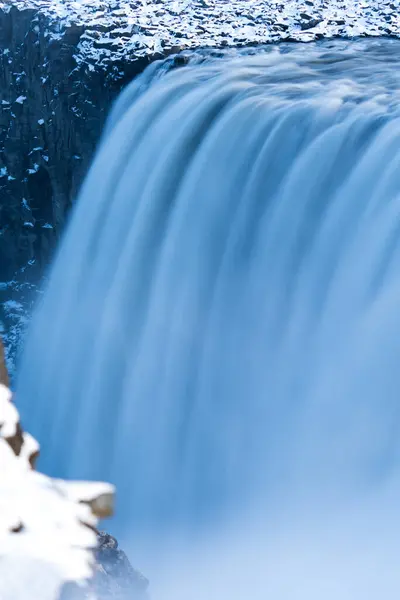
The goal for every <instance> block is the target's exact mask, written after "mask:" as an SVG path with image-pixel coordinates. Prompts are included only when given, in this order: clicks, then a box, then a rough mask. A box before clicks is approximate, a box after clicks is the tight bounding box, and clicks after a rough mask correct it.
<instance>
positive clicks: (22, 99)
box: [15, 96, 26, 104]
mask: <svg viewBox="0 0 400 600" xmlns="http://www.w3.org/2000/svg"><path fill="white" fill-rule="evenodd" d="M25 100H26V96H18V98H17V99H16V101H15V102H16V103H17V104H23V103H24V102H25Z"/></svg>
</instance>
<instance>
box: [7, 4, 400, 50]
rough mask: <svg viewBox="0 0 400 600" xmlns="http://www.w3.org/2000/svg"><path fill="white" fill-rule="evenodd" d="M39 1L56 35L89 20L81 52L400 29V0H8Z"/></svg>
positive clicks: (385, 32)
mask: <svg viewBox="0 0 400 600" xmlns="http://www.w3.org/2000/svg"><path fill="white" fill-rule="evenodd" d="M11 6H15V7H17V8H18V9H21V10H22V9H24V8H34V9H38V10H39V11H40V12H41V13H42V14H44V15H46V16H47V17H48V18H49V23H51V25H50V31H49V34H51V35H53V36H54V35H62V32H63V30H64V29H65V28H66V27H69V26H72V25H83V26H84V32H83V34H82V38H81V43H80V46H79V50H78V56H77V58H78V59H79V58H85V59H86V60H89V61H94V62H99V61H100V62H102V61H103V60H105V59H108V60H111V61H112V60H117V59H119V58H120V57H121V54H122V55H126V56H128V57H129V56H133V55H134V57H135V58H138V57H140V56H147V55H154V54H155V53H158V52H163V53H166V52H171V51H174V49H177V50H178V49H189V48H193V47H200V46H202V47H207V46H218V47H220V46H240V45H245V44H257V43H268V42H277V41H281V40H293V41H294V40H298V41H313V40H315V39H320V38H328V39H329V38H332V37H345V38H352V37H358V36H382V35H391V36H396V37H398V36H399V35H400V15H399V13H400V2H399V0H286V1H285V0H280V1H277V0H267V1H266V0H228V1H227V0H0V9H2V10H9V9H10V8H11Z"/></svg>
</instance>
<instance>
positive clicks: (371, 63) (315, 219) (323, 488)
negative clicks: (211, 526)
mask: <svg viewBox="0 0 400 600" xmlns="http://www.w3.org/2000/svg"><path fill="white" fill-rule="evenodd" d="M252 52H253V54H252V55H246V54H244V55H240V54H239V53H238V54H237V55H235V56H232V55H229V54H226V55H222V56H215V57H213V55H212V53H211V54H210V55H208V54H207V53H206V52H205V53H203V54H202V55H200V57H197V58H196V57H194V58H193V60H192V61H190V60H189V64H187V65H186V66H184V67H180V68H177V69H173V70H171V66H172V62H173V61H171V60H169V61H167V62H166V63H162V64H159V63H158V64H156V65H155V66H152V67H149V69H148V70H147V71H146V72H145V73H144V75H143V76H142V77H141V78H139V79H138V80H136V81H135V82H134V83H133V84H132V85H131V86H130V87H129V88H128V90H127V91H126V92H125V93H124V95H123V96H122V97H121V99H120V100H119V102H118V103H117V105H116V107H115V108H114V111H113V114H112V115H111V117H110V121H109V124H108V127H107V130H106V133H105V135H104V138H103V141H102V145H101V147H100V149H99V151H98V153H97V157H96V159H95V161H94V164H93V166H92V168H91V171H90V173H89V175H88V177H87V180H86V182H85V184H84V186H83V189H82V191H81V194H80V198H79V200H78V203H77V206H76V208H75V211H74V214H73V218H72V220H71V223H70V225H69V228H68V231H67V233H66V235H65V237H64V240H63V242H62V244H61V248H60V251H59V253H58V256H57V258H56V260H55V263H54V266H53V268H52V271H51V276H50V280H49V284H48V287H47V291H46V293H45V295H44V299H43V302H42V303H41V305H40V306H39V307H38V308H37V311H36V314H35V315H34V319H33V323H32V326H31V329H30V335H29V337H28V342H27V344H26V348H25V352H24V356H23V360H22V364H21V367H20V370H19V377H18V383H17V402H18V405H19V408H20V410H21V413H22V416H23V421H24V424H25V427H26V428H27V429H28V430H30V431H31V432H32V433H33V434H34V435H35V436H36V437H38V439H40V441H41V444H42V458H41V468H42V469H43V470H45V471H46V472H48V473H50V474H53V475H57V476H59V477H73V478H90V479H97V478H98V479H104V480H110V481H112V482H114V483H115V484H116V485H117V488H118V497H119V503H118V512H117V518H116V524H115V527H116V529H117V530H118V528H119V530H120V531H122V530H123V531H125V532H126V531H136V532H138V531H142V532H146V531H152V530H154V529H156V528H157V529H159V528H161V529H162V528H165V529H168V528H170V527H171V528H175V527H179V528H182V530H189V529H192V528H196V527H197V526H203V525H204V523H206V522H209V521H211V520H218V519H219V518H220V517H221V515H224V517H226V516H227V515H229V514H232V515H234V514H236V513H237V512H239V511H240V510H242V509H244V507H248V506H250V505H251V503H253V502H261V503H263V504H264V505H265V507H266V509H267V507H268V506H269V505H276V504H279V503H283V504H291V505H294V506H295V505H296V504H297V503H303V502H307V501H308V500H307V499H309V498H313V497H318V498H319V499H320V498H327V499H329V501H330V502H335V501H338V502H339V501H343V500H344V499H346V498H350V497H351V498H352V499H354V498H358V497H360V498H361V497H365V496H366V495H368V494H370V493H372V491H376V490H377V489H381V488H384V487H385V486H388V485H392V484H393V482H397V478H398V471H399V464H400V436H399V434H400V400H399V398H400V393H399V391H400V368H399V364H400V362H399V360H400V310H399V307H400V91H399V90H400V43H398V42H394V41H385V40H374V41H358V42H356V41H354V42H352V43H345V42H340V43H338V42H335V43H333V42H332V43H325V44H319V45H318V44H316V45H307V46H304V45H299V46H297V45H286V46H285V45H282V46H280V47H278V48H272V47H271V48H267V49H264V50H263V51H257V52H256V51H254V50H253V51H252ZM222 54H223V53H222Z"/></svg>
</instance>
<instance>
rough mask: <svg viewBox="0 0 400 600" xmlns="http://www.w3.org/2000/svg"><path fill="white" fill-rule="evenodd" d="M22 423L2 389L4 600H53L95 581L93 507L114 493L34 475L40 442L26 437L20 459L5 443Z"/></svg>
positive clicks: (0, 565) (0, 563)
mask: <svg viewBox="0 0 400 600" xmlns="http://www.w3.org/2000/svg"><path fill="white" fill-rule="evenodd" d="M18 422H19V415H18V412H17V409H16V407H15V406H14V404H13V403H12V396H11V392H10V391H9V390H8V389H7V388H6V387H5V386H4V385H2V384H0V474H1V475H0V598H1V599H2V600H27V599H28V598H39V597H40V599H41V600H55V599H56V598H57V597H58V594H59V591H60V589H61V587H62V585H63V584H64V582H66V581H75V582H78V583H81V584H82V585H83V584H84V583H85V581H86V580H87V579H89V578H90V577H91V575H92V569H93V566H94V556H93V549H94V548H95V547H96V545H97V536H96V533H95V531H94V530H93V528H94V527H95V526H96V525H97V518H96V517H95V516H94V514H93V512H92V510H91V506H90V504H89V502H92V501H94V500H96V499H98V498H100V499H101V498H102V497H106V498H107V499H108V507H110V506H112V502H111V500H110V499H112V497H113V495H114V488H113V486H112V485H109V484H105V483H96V482H94V483H85V482H65V481H61V480H55V479H51V478H49V477H47V476H45V475H43V474H41V473H38V472H36V471H34V470H32V468H31V464H30V459H31V457H32V456H33V455H34V454H36V453H37V452H38V450H39V445H38V443H37V442H36V440H35V439H34V438H33V437H32V436H31V435H29V434H28V433H26V432H24V433H23V444H22V449H21V452H20V454H19V456H16V455H15V454H14V451H13V450H12V448H11V446H10V445H9V443H8V442H7V439H10V438H13V436H15V435H16V432H17V425H18Z"/></svg>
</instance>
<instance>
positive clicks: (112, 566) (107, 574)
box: [92, 531, 149, 600]
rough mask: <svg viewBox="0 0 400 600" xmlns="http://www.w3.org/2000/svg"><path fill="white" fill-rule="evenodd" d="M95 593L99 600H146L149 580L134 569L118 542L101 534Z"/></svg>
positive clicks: (99, 536) (106, 534)
mask: <svg viewBox="0 0 400 600" xmlns="http://www.w3.org/2000/svg"><path fill="white" fill-rule="evenodd" d="M98 540H99V548H98V550H97V551H96V559H97V567H96V574H95V577H94V580H93V585H92V588H93V591H94V593H95V595H96V597H97V598H99V600H136V599H137V600H146V599H147V598H148V595H147V588H148V585H149V582H148V580H147V579H146V578H145V577H144V576H143V575H142V574H141V573H140V572H139V571H136V569H134V568H133V567H132V566H131V564H130V562H129V560H128V558H127V556H126V554H125V552H123V550H121V549H120V548H119V546H118V542H117V540H116V539H115V538H114V537H112V536H111V535H109V534H108V533H105V532H104V531H101V532H99V535H98Z"/></svg>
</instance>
